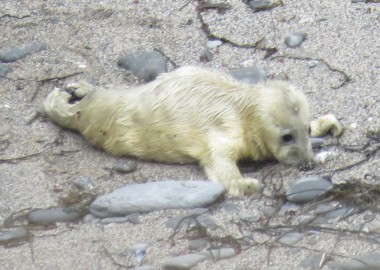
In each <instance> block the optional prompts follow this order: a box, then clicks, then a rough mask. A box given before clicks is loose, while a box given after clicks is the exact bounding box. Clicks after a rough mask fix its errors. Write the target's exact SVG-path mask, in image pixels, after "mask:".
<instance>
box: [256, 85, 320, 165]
mask: <svg viewBox="0 0 380 270" xmlns="http://www.w3.org/2000/svg"><path fill="white" fill-rule="evenodd" d="M258 109H259V110H260V112H261V113H260V116H261V121H262V123H265V124H264V125H263V126H262V128H261V134H260V135H261V141H262V142H264V144H265V148H266V149H267V150H268V151H269V152H270V154H271V155H272V156H273V157H275V158H276V159H277V160H279V161H280V162H283V163H285V164H290V165H306V164H308V163H310V162H311V161H312V159H313V150H312V147H311V142H310V138H309V133H310V127H309V126H310V111H309V104H308V101H307V99H306V97H305V95H304V94H303V93H302V92H300V91H297V90H296V89H295V88H294V87H293V86H292V85H290V84H289V83H287V82H282V81H272V82H267V83H266V84H265V87H264V88H263V89H262V91H261V99H260V104H259V106H258Z"/></svg>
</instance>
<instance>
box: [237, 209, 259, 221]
mask: <svg viewBox="0 0 380 270" xmlns="http://www.w3.org/2000/svg"><path fill="white" fill-rule="evenodd" d="M239 217H240V219H241V220H243V221H245V222H248V223H253V222H256V221H258V220H259V219H260V214H259V213H257V212H256V213H248V212H245V211H243V212H241V213H240V214H239Z"/></svg>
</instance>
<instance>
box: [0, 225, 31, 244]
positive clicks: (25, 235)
mask: <svg viewBox="0 0 380 270" xmlns="http://www.w3.org/2000/svg"><path fill="white" fill-rule="evenodd" d="M29 237H30V235H29V231H28V230H27V229H25V228H22V227H21V228H17V229H9V230H6V231H0V245H9V244H15V243H19V242H24V241H26V240H28V239H29Z"/></svg>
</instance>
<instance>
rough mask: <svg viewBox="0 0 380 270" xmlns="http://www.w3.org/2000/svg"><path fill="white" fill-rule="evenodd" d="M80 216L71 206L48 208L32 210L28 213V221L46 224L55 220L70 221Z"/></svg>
mask: <svg viewBox="0 0 380 270" xmlns="http://www.w3.org/2000/svg"><path fill="white" fill-rule="evenodd" d="M80 218H81V215H80V213H79V212H78V211H77V210H76V209H73V208H61V207H58V208H50V209H39V210H33V211H31V212H30V213H29V215H28V219H29V222H31V223H33V224H38V225H48V224H52V223H55V222H70V221H74V220H78V219H80Z"/></svg>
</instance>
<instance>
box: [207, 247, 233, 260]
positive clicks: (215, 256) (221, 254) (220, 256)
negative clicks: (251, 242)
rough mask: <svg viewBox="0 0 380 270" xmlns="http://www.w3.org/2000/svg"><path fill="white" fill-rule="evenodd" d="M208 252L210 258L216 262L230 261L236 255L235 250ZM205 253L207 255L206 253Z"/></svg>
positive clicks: (224, 249) (223, 249)
mask: <svg viewBox="0 0 380 270" xmlns="http://www.w3.org/2000/svg"><path fill="white" fill-rule="evenodd" d="M208 252H209V254H210V256H211V257H210V258H211V259H212V260H214V261H218V260H224V259H228V258H231V257H233V256H235V255H236V251H235V249H233V248H219V249H210V250H209V251H208ZM204 253H205V254H207V252H206V251H205V252H204Z"/></svg>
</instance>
